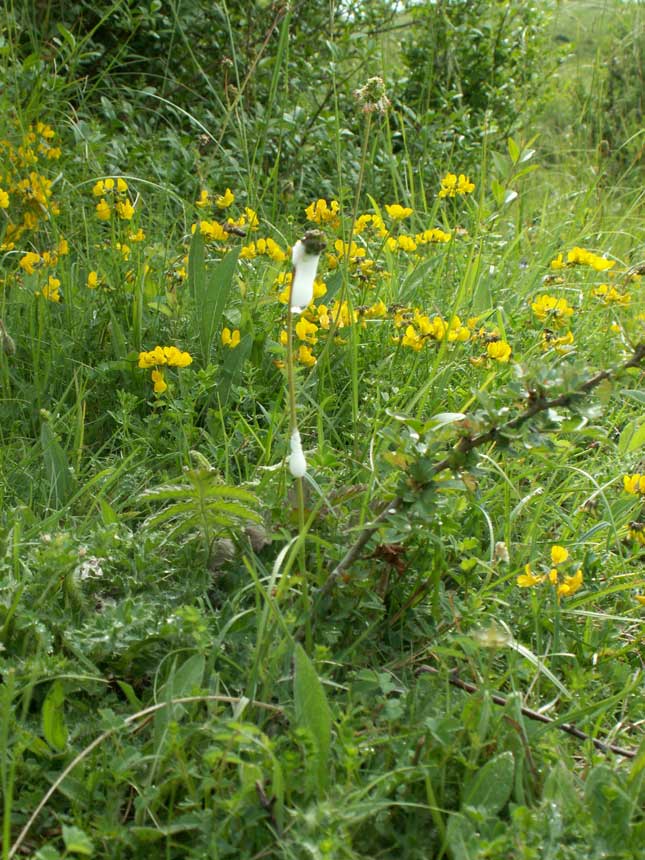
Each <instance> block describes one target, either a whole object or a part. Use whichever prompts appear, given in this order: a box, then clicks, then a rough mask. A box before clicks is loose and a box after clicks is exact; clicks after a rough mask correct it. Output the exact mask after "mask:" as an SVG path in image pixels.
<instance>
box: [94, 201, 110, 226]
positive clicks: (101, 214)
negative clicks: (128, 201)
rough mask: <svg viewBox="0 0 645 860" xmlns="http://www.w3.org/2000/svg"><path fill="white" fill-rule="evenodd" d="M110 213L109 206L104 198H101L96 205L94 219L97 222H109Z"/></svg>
mask: <svg viewBox="0 0 645 860" xmlns="http://www.w3.org/2000/svg"><path fill="white" fill-rule="evenodd" d="M110 213H111V209H110V204H109V203H108V202H107V200H106V199H105V197H101V200H100V201H99V202H98V203H97V204H96V217H97V218H98V219H99V221H109V220H110Z"/></svg>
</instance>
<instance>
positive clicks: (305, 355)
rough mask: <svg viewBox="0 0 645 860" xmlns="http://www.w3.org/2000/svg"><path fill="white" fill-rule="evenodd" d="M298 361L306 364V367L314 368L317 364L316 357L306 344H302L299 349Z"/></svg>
mask: <svg viewBox="0 0 645 860" xmlns="http://www.w3.org/2000/svg"><path fill="white" fill-rule="evenodd" d="M298 361H299V362H300V364H304V365H305V367H313V366H314V364H315V363H316V357H315V356H314V354H313V353H312V351H311V350H310V349H309V347H308V346H307V345H306V344H304V343H301V344H300V348H299V349H298Z"/></svg>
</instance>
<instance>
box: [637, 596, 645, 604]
mask: <svg viewBox="0 0 645 860" xmlns="http://www.w3.org/2000/svg"><path fill="white" fill-rule="evenodd" d="M636 601H637V603H640V605H641V606H645V594H637V595H636Z"/></svg>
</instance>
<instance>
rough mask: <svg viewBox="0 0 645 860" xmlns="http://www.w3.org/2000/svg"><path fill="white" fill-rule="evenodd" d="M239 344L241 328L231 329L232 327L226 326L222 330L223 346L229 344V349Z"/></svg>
mask: <svg viewBox="0 0 645 860" xmlns="http://www.w3.org/2000/svg"><path fill="white" fill-rule="evenodd" d="M239 344H240V332H239V329H234V330H233V331H231V330H230V328H225V329H223V330H222V346H227V347H228V348H229V349H235V347H236V346H239Z"/></svg>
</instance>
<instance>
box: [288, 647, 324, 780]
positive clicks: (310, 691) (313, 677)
mask: <svg viewBox="0 0 645 860" xmlns="http://www.w3.org/2000/svg"><path fill="white" fill-rule="evenodd" d="M294 700H295V711H296V724H297V725H298V727H299V728H304V729H306V730H308V731H309V733H310V734H311V737H312V739H313V741H314V743H315V745H316V752H317V756H316V757H317V782H318V787H319V788H320V789H321V790H324V789H325V788H326V786H327V784H328V781H329V770H328V768H329V750H330V747H331V723H332V720H331V710H330V708H329V703H328V702H327V696H326V695H325V690H324V688H323V685H322V684H321V683H320V679H319V678H318V675H317V674H316V670H315V669H314V666H313V663H312V662H311V660H310V659H309V657H307V655H306V654H305V651H304V649H303V648H302V646H301V645H296V651H295V675H294Z"/></svg>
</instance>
